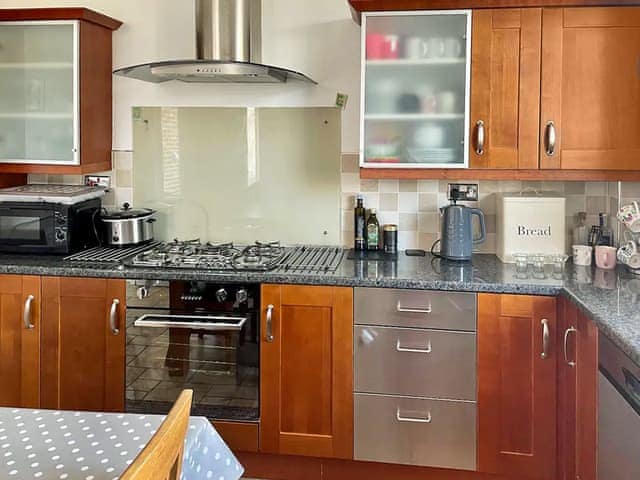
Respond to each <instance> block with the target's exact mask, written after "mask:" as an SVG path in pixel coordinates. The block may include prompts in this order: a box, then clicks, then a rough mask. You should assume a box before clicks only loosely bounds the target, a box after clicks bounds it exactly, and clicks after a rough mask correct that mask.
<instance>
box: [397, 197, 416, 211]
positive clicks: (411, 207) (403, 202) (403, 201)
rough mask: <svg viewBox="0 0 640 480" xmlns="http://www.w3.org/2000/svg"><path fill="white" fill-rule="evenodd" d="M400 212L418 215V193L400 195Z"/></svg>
mask: <svg viewBox="0 0 640 480" xmlns="http://www.w3.org/2000/svg"><path fill="white" fill-rule="evenodd" d="M398 210H399V211H400V212H409V213H416V212H417V211H418V193H417V192H400V193H399V194H398Z"/></svg>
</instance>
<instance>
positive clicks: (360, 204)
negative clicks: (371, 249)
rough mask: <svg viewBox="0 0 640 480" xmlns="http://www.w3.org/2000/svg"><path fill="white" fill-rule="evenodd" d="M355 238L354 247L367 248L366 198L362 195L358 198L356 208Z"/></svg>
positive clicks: (357, 248)
mask: <svg viewBox="0 0 640 480" xmlns="http://www.w3.org/2000/svg"><path fill="white" fill-rule="evenodd" d="M353 213H354V215H353V217H354V218H353V220H354V225H353V227H354V228H353V231H354V239H353V248H355V249H356V250H364V249H365V248H366V240H365V235H366V225H365V210H364V200H363V198H362V196H361V195H358V197H357V200H356V208H355V209H354V212H353Z"/></svg>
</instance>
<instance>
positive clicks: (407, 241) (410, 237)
mask: <svg viewBox="0 0 640 480" xmlns="http://www.w3.org/2000/svg"><path fill="white" fill-rule="evenodd" d="M407 248H418V232H402V231H399V232H398V249H399V250H406V249H407Z"/></svg>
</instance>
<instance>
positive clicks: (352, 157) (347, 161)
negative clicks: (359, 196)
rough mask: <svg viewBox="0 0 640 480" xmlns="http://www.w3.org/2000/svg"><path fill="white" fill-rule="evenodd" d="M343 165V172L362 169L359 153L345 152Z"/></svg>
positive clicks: (354, 171)
mask: <svg viewBox="0 0 640 480" xmlns="http://www.w3.org/2000/svg"><path fill="white" fill-rule="evenodd" d="M341 165H342V172H343V173H358V172H359V171H360V159H359V157H358V155H357V154H353V153H343V154H342V162H341Z"/></svg>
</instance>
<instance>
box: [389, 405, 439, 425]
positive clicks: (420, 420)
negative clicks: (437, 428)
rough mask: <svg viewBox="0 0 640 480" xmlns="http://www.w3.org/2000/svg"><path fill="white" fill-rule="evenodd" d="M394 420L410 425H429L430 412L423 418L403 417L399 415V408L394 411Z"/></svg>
mask: <svg viewBox="0 0 640 480" xmlns="http://www.w3.org/2000/svg"><path fill="white" fill-rule="evenodd" d="M396 420H398V421H399V422H410V423H431V412H427V415H426V416H425V417H403V416H402V415H400V407H398V408H397V409H396Z"/></svg>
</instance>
